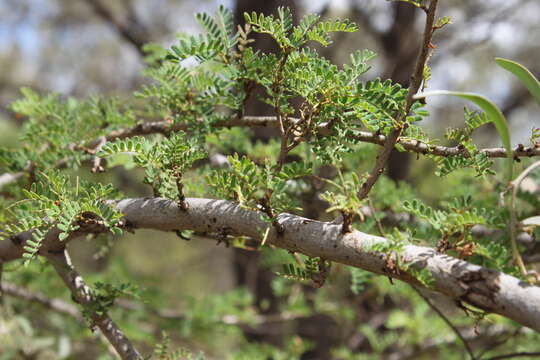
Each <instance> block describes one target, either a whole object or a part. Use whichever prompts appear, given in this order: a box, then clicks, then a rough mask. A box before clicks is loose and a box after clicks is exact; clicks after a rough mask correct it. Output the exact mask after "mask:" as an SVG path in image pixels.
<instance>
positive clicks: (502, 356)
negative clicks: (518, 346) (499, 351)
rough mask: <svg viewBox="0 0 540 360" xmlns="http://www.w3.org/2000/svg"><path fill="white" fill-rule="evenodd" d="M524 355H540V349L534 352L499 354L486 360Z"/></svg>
mask: <svg viewBox="0 0 540 360" xmlns="http://www.w3.org/2000/svg"><path fill="white" fill-rule="evenodd" d="M523 356H528V357H531V356H535V357H536V356H540V351H534V352H527V351H523V352H517V353H512V354H505V355H498V356H493V357H490V358H488V359H485V360H500V359H511V358H517V357H523Z"/></svg>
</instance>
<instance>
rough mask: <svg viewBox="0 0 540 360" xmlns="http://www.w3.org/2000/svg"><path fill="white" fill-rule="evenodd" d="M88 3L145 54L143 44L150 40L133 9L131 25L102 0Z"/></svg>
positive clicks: (125, 38) (139, 51)
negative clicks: (121, 19)
mask: <svg viewBox="0 0 540 360" xmlns="http://www.w3.org/2000/svg"><path fill="white" fill-rule="evenodd" d="M86 3H87V4H88V5H89V6H90V7H91V8H92V10H93V11H94V13H96V15H98V16H99V17H101V18H102V19H103V20H104V21H106V22H107V23H108V24H109V25H110V26H111V27H112V28H113V29H114V30H116V32H117V33H118V34H119V35H120V36H121V37H122V38H123V39H124V40H126V41H127V42H129V43H130V44H131V45H133V47H134V48H135V50H137V52H138V53H139V55H141V56H144V55H145V54H144V51H143V46H144V44H145V43H147V42H148V41H149V39H148V34H146V31H144V27H143V25H142V24H141V23H140V22H139V21H138V20H137V19H136V18H135V17H134V16H133V15H134V13H133V11H130V20H131V21H132V22H133V24H131V26H130V25H128V24H126V23H124V22H123V21H120V20H119V19H118V18H117V17H116V16H115V15H114V14H113V12H112V11H111V10H110V9H109V8H108V7H107V6H105V5H103V4H102V3H101V1H100V0H86Z"/></svg>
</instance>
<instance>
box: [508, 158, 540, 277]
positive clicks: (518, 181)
mask: <svg viewBox="0 0 540 360" xmlns="http://www.w3.org/2000/svg"><path fill="white" fill-rule="evenodd" d="M537 167H540V161H537V162H535V163H533V164H531V165H530V166H529V167H527V168H526V169H525V170H524V171H523V172H522V173H521V174H519V176H518V177H517V178H516V179H515V180H514V181H512V182H511V183H510V185H509V188H511V189H512V198H511V200H510V243H511V245H512V255H513V258H514V262H515V263H516V265H517V266H518V267H519V270H520V271H521V275H523V276H525V277H527V275H528V274H527V268H526V267H525V264H524V263H523V259H522V258H521V255H520V253H519V248H518V245H517V239H516V227H517V214H516V198H517V192H518V190H519V186H520V185H521V182H522V181H523V179H525V177H527V175H529V173H530V172H531V171H533V170H534V169H536V168H537Z"/></svg>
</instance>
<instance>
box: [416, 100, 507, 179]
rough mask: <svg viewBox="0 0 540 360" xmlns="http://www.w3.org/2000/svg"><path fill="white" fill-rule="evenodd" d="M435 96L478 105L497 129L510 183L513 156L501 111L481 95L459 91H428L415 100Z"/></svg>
mask: <svg viewBox="0 0 540 360" xmlns="http://www.w3.org/2000/svg"><path fill="white" fill-rule="evenodd" d="M436 95H451V96H457V97H460V98H463V99H466V100H469V101H471V102H473V103H475V104H476V105H478V106H479V107H480V108H481V109H482V110H483V111H484V112H485V113H486V114H487V116H488V118H489V120H490V121H491V122H492V123H493V125H495V128H496V129H497V132H498V133H499V136H500V137H501V141H502V143H503V146H504V148H505V149H506V154H507V155H508V157H507V162H506V165H507V167H508V169H507V174H506V176H507V180H508V181H510V180H511V179H512V167H513V154H512V144H511V142H510V131H509V130H508V124H507V122H506V119H505V117H504V115H503V113H502V112H501V110H500V109H499V108H498V107H497V105H495V104H494V103H492V102H491V101H490V100H489V99H487V98H485V97H484V96H482V95H478V94H474V93H466V92H459V91H447V90H437V91H429V92H426V93H422V94H418V95H416V96H415V99H420V98H425V97H429V96H436Z"/></svg>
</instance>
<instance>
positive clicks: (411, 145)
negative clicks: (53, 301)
mask: <svg viewBox="0 0 540 360" xmlns="http://www.w3.org/2000/svg"><path fill="white" fill-rule="evenodd" d="M287 120H288V121H290V122H291V123H293V124H296V123H298V122H299V121H300V120H301V119H298V118H290V117H289V118H287ZM213 126H214V127H218V128H228V127H249V128H252V127H266V128H276V127H279V123H278V119H277V117H275V116H243V117H240V118H239V117H236V116H234V117H232V118H230V119H227V120H224V121H220V122H217V123H215V124H213ZM185 130H188V128H187V125H186V124H182V123H177V124H174V125H171V123H170V122H168V121H154V122H145V123H140V124H138V125H135V126H133V127H131V128H126V129H119V130H114V131H111V132H110V133H109V134H107V135H105V138H106V139H107V141H115V140H117V139H126V138H130V137H133V136H138V135H151V134H163V135H167V134H169V133H171V132H176V131H185ZM317 132H318V133H319V134H321V135H328V134H331V130H330V129H328V124H327V123H323V124H321V125H319V128H318V130H317ZM101 138H102V137H99V138H97V139H95V140H92V141H90V142H88V144H87V145H85V146H77V145H75V144H74V145H72V147H73V148H74V149H79V148H80V149H83V150H85V151H86V152H89V151H90V152H92V151H94V150H95V149H96V147H98V146H99V144H100V142H101ZM351 139H353V140H357V141H360V142H365V143H370V144H375V145H380V146H384V144H386V143H387V137H386V136H384V135H381V134H376V133H371V132H369V131H357V132H356V133H355V135H354V136H353V137H351ZM397 144H399V145H401V146H402V147H403V148H404V149H405V150H406V151H409V152H413V153H417V154H423V155H432V156H442V157H452V156H463V157H466V158H468V157H471V154H470V153H469V152H468V151H467V150H466V149H465V148H463V147H461V146H450V147H448V146H440V145H430V144H426V143H422V142H419V141H417V140H408V139H402V138H399V139H398V140H397ZM290 150H292V149H289V151H290ZM479 152H480V153H482V154H485V155H486V156H487V157H490V158H506V157H507V155H506V150H505V149H504V148H502V147H501V148H485V149H481V150H479ZM512 155H513V157H514V158H520V157H536V156H540V147H535V146H523V145H517V146H516V147H515V148H514V149H513V150H512ZM65 164H66V160H65V159H64V160H59V161H58V162H57V164H56V167H57V168H62V167H64V166H65ZM30 171H31V169H24V171H20V172H17V173H5V174H2V175H0V189H1V188H2V187H4V186H5V185H8V184H11V183H13V182H16V181H17V180H19V179H21V178H22V177H24V175H25V174H26V173H28V172H30Z"/></svg>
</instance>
